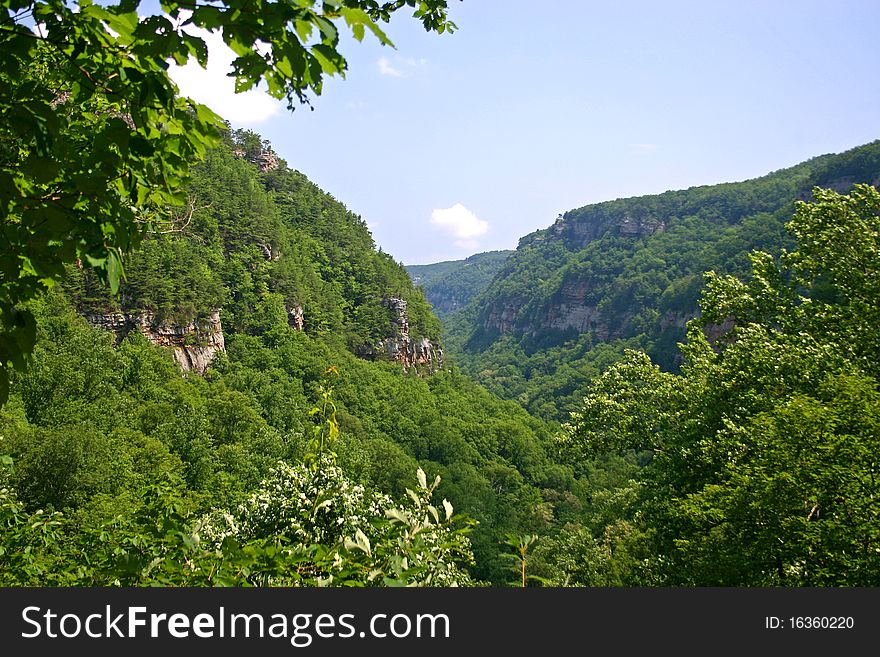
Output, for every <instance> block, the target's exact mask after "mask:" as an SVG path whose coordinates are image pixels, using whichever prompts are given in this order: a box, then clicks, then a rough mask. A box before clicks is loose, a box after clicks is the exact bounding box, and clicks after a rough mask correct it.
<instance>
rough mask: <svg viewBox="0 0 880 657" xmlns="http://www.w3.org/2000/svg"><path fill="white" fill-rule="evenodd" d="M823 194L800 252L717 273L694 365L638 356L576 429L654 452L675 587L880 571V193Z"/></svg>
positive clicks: (801, 224)
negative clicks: (737, 272)
mask: <svg viewBox="0 0 880 657" xmlns="http://www.w3.org/2000/svg"><path fill="white" fill-rule="evenodd" d="M814 198H815V201H814V202H813V203H803V202H801V203H799V204H798V206H797V210H796V213H795V216H794V218H793V219H792V221H791V222H790V223H789V224H788V228H789V230H790V231H791V232H792V233H793V234H794V235H795V236H796V237H797V239H798V246H797V248H796V249H795V250H794V251H792V252H790V253H789V252H783V253H782V255H781V257H780V258H779V259H774V258H773V257H772V256H770V255H769V254H767V253H760V252H758V253H754V254H753V255H752V275H751V279H750V280H748V281H745V282H744V281H741V280H739V279H737V278H735V277H733V276H718V275H715V274H709V275H708V276H707V278H708V285H707V288H706V290H705V291H704V293H703V297H702V301H701V306H702V309H703V316H702V318H700V319H698V320H694V321H693V322H691V324H690V326H689V331H688V343H687V344H686V345H683V347H682V349H683V353H684V356H685V360H686V363H685V365H684V366H683V367H682V375H681V376H680V377H679V376H674V375H671V374H664V373H662V372H660V371H659V370H658V369H657V368H656V367H655V366H654V365H653V364H652V363H651V362H650V360H649V359H648V358H647V357H646V356H644V355H639V354H634V353H631V354H630V355H629V356H628V358H627V360H626V361H624V362H622V363H619V364H617V365H616V366H615V367H613V368H612V369H611V370H609V371H608V372H607V373H606V374H605V375H603V377H601V378H600V379H599V380H598V381H597V382H596V383H595V385H594V386H593V388H592V391H591V393H590V395H589V396H588V397H587V399H586V400H585V404H584V407H583V411H582V412H581V413H579V414H576V415H575V417H574V418H573V421H572V423H571V424H570V425H569V426H568V429H567V432H566V436H565V442H568V443H572V444H575V445H577V446H578V447H580V448H581V450H587V451H589V452H593V453H595V452H596V451H599V452H601V451H603V450H607V449H647V448H649V449H651V450H653V460H652V462H651V463H650V465H648V466H647V467H646V468H645V469H644V471H643V474H642V479H643V486H642V496H641V501H640V506H641V517H642V519H643V521H644V522H645V523H646V525H647V526H646V527H645V529H646V530H647V531H648V533H649V537H650V539H649V540H650V542H651V547H652V549H653V552H654V554H655V560H654V561H655V563H654V566H655V568H656V570H657V572H658V573H659V574H660V575H661V576H662V577H663V581H665V582H666V583H670V584H679V585H753V586H779V585H793V586H825V585H834V586H841V585H863V586H864V585H867V586H873V585H876V584H877V583H878V581H880V568H878V560H877V552H878V550H880V521H878V518H880V503H878V500H880V479H878V477H877V469H878V461H877V453H878V451H880V390H878V380H877V377H878V371H880V370H878V366H880V359H878V357H877V354H878V351H877V347H878V345H877V326H878V321H880V317H878V309H877V298H878V294H880V192H878V191H877V190H876V189H874V188H873V187H870V186H868V185H856V187H855V188H854V189H853V191H852V192H851V193H850V194H849V195H847V196H842V195H839V194H837V193H835V192H832V191H829V190H821V189H816V190H814ZM707 327H712V328H713V329H714V330H713V331H711V333H712V335H713V338H714V340H713V341H712V342H710V341H709V339H708V337H707V335H706V334H705V333H704V328H707ZM719 327H729V328H728V329H727V331H726V332H723V333H722V334H721V335H720V336H719V335H717V334H718V333H719Z"/></svg>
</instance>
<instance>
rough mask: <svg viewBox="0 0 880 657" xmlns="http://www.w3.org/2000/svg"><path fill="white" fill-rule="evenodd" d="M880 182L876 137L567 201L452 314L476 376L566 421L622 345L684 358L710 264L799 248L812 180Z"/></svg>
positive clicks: (669, 363) (728, 267) (459, 358)
mask: <svg viewBox="0 0 880 657" xmlns="http://www.w3.org/2000/svg"><path fill="white" fill-rule="evenodd" d="M859 182H862V183H868V184H874V185H875V186H877V185H880V142H873V143H870V144H866V145H864V146H861V147H858V148H855V149H852V150H850V151H847V152H845V153H840V154H837V155H823V156H820V157H816V158H813V159H811V160H809V161H807V162H803V163H802V164H799V165H797V166H795V167H791V168H788V169H783V170H780V171H776V172H773V173H771V174H769V175H766V176H763V177H761V178H755V179H753V180H747V181H744V182H739V183H727V184H722V185H711V186H705V187H693V188H690V189H687V190H681V191H670V192H666V193H664V194H658V195H652V196H640V197H635V198H628V199H619V200H615V201H608V202H605V203H599V204H596V205H588V206H585V207H582V208H578V209H575V210H571V211H569V212H566V213H565V214H564V215H561V216H560V217H559V218H558V220H557V221H556V222H555V223H554V224H553V225H552V226H550V227H549V228H547V229H545V230H540V231H537V232H535V233H532V234H530V235H527V236H525V237H523V238H521V239H520V244H519V248H518V249H517V250H516V252H515V253H514V254H513V255H512V256H511V257H510V258H509V259H507V260H506V261H505V264H504V266H503V267H502V269H501V271H500V272H499V273H498V275H497V276H496V277H495V279H494V280H493V281H492V282H491V284H490V285H489V286H488V287H487V288H486V289H485V290H484V291H483V292H482V293H481V294H479V295H478V296H476V297H475V298H474V299H473V300H472V302H471V303H470V305H469V306H468V307H467V308H465V309H463V310H460V311H458V312H457V313H456V314H455V315H453V316H450V317H444V321H445V323H446V325H447V333H448V338H447V346H448V348H449V350H450V352H451V353H452V354H453V356H454V357H455V360H456V362H457V363H458V364H459V366H461V367H462V368H463V369H464V370H465V371H466V372H467V373H468V374H469V375H470V376H472V377H474V378H475V379H476V380H477V381H479V382H481V383H482V384H483V385H486V386H487V387H488V388H489V389H491V390H492V391H493V392H495V393H497V394H499V395H501V396H502V397H505V398H508V399H516V400H518V401H519V402H520V403H521V404H522V405H523V406H524V407H525V408H527V409H528V410H529V411H530V412H531V413H532V414H534V415H538V416H541V417H544V418H547V419H555V420H558V421H565V420H566V419H567V418H568V414H569V413H570V412H572V411H575V410H577V408H578V406H579V404H580V400H581V398H582V397H583V395H584V393H585V391H586V389H587V386H588V384H589V382H590V381H591V380H593V379H594V378H595V377H596V376H597V375H598V374H599V373H600V372H601V371H603V369H605V368H606V367H608V366H609V365H610V364H611V363H612V362H614V361H615V360H617V359H619V358H620V357H621V356H622V354H623V353H624V351H625V350H626V349H639V350H644V351H647V352H648V353H649V354H650V355H651V356H652V358H653V359H654V360H655V361H656V362H657V363H658V364H659V365H660V366H661V367H663V369H665V370H668V371H677V369H678V367H679V366H680V364H681V362H682V361H681V353H680V351H679V349H678V346H677V345H678V343H679V342H681V341H682V340H684V338H685V325H686V322H687V320H688V319H690V318H691V317H694V316H695V315H697V314H698V312H699V303H698V302H699V299H700V293H701V290H702V288H703V273H704V272H707V271H717V272H724V273H728V274H734V275H737V276H745V275H747V274H748V272H749V267H750V264H749V260H748V254H749V253H750V252H751V251H752V250H755V249H761V250H764V251H768V252H770V253H776V252H778V251H779V250H780V249H782V248H790V247H791V246H792V244H793V238H792V236H791V235H790V234H788V233H787V232H786V230H785V228H784V226H785V223H786V222H787V221H788V220H789V219H790V218H791V215H792V213H793V212H794V204H795V202H796V201H798V200H807V199H809V198H811V193H812V192H811V190H812V189H813V187H816V186H818V187H823V188H832V189H834V190H836V191H838V192H846V191H848V190H849V189H851V188H852V186H853V184H854V183H859Z"/></svg>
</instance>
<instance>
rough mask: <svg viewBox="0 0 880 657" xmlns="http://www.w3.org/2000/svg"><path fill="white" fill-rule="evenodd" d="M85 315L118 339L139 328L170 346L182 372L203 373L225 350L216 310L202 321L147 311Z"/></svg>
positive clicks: (218, 315) (156, 341)
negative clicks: (167, 318) (172, 319)
mask: <svg viewBox="0 0 880 657" xmlns="http://www.w3.org/2000/svg"><path fill="white" fill-rule="evenodd" d="M85 318H86V319H87V320H88V321H89V323H91V324H92V325H93V326H97V327H99V328H103V329H105V330H107V331H110V332H112V333H113V334H114V335H115V336H116V340H117V341H119V340H122V339H123V338H125V336H126V335H128V334H129V333H131V332H132V331H138V332H139V333H141V334H142V335H143V336H144V337H145V338H146V339H147V340H149V341H150V342H152V343H153V344H155V345H158V346H160V347H169V348H171V349H172V350H173V354H174V360H175V361H177V364H178V365H179V366H180V369H181V370H183V371H184V372H196V373H197V374H204V373H205V370H206V369H207V368H208V366H209V365H210V364H211V362H212V361H213V360H214V357H215V356H216V355H217V354H218V353H221V352H225V351H226V342H225V340H224V338H223V327H222V325H221V324H220V311H219V310H215V311H214V312H213V313H212V314H211V315H210V316H209V317H208V318H207V319H206V320H204V321H201V322H195V321H193V322H189V323H188V324H174V323H167V322H161V321H158V320H156V318H155V316H154V315H153V314H152V313H149V312H126V313H122V312H115V313H86V314H85Z"/></svg>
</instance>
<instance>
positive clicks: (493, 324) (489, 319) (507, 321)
mask: <svg viewBox="0 0 880 657" xmlns="http://www.w3.org/2000/svg"><path fill="white" fill-rule="evenodd" d="M524 305H525V303H522V304H519V303H512V302H511V303H505V304H503V305H493V306H491V307H490V308H489V312H488V313H487V314H486V320H485V322H484V323H483V325H484V326H485V328H486V329H487V330H489V331H499V332H500V333H507V332H509V331H512V330H513V328H514V327H515V326H516V318H517V316H518V315H519V311H520V310H521V309H522V307H523V306H524Z"/></svg>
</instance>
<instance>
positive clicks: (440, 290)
mask: <svg viewBox="0 0 880 657" xmlns="http://www.w3.org/2000/svg"><path fill="white" fill-rule="evenodd" d="M512 253H513V251H488V252H486V253H477V254H476V255H472V256H470V257H469V258H466V259H464V260H447V261H445V262H437V263H434V264H430V265H407V266H406V271H407V273H408V274H409V275H410V278H412V280H413V283H415V284H416V285H417V286H418V287H420V288H421V289H422V290H423V291H424V293H425V297H426V298H427V299H428V302H429V303H430V304H431V307H432V308H433V309H434V312H435V313H436V314H437V316H438V317H443V316H445V315H448V314H449V313H452V312H455V311H456V310H458V309H459V308H463V307H464V306H466V305H467V304H468V303H469V302H470V300H471V299H473V298H474V297H475V296H477V295H478V294H480V293H481V292H483V291H484V290H485V289H486V288H487V287H488V286H489V284H490V283H491V282H492V279H494V278H495V275H496V274H497V273H498V272H499V271H500V270H501V267H502V265H504V263H505V261H506V260H507V258H509V257H510V255H511V254H512Z"/></svg>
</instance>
